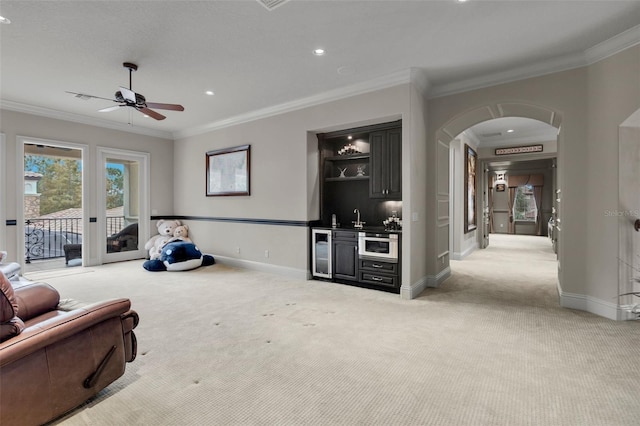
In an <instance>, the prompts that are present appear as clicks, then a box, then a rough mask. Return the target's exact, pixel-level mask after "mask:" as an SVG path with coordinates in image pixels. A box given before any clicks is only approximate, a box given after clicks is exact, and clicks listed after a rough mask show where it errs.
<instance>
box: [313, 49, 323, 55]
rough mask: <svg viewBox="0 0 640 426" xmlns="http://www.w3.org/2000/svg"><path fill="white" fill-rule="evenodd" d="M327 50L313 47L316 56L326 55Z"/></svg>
mask: <svg viewBox="0 0 640 426" xmlns="http://www.w3.org/2000/svg"><path fill="white" fill-rule="evenodd" d="M325 53H326V52H325V50H324V49H313V54H314V55H316V56H322V55H324V54H325Z"/></svg>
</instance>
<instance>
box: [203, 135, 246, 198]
mask: <svg viewBox="0 0 640 426" xmlns="http://www.w3.org/2000/svg"><path fill="white" fill-rule="evenodd" d="M205 158H206V195H207V197H220V196H234V195H251V191H250V183H251V179H250V177H251V145H241V146H236V147H232V148H224V149H218V150H213V151H208V152H207V153H206V157H205Z"/></svg>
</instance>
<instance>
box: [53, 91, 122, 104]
mask: <svg viewBox="0 0 640 426" xmlns="http://www.w3.org/2000/svg"><path fill="white" fill-rule="evenodd" d="M65 93H69V94H72V95H75V97H76V98H78V99H82V100H83V101H86V100H89V99H103V100H105V101H113V99H109V98H103V97H100V96H93V95H87V94H86V93H78V92H69V91H68V90H65ZM114 102H115V101H114Z"/></svg>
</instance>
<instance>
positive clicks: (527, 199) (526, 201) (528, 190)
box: [513, 185, 538, 222]
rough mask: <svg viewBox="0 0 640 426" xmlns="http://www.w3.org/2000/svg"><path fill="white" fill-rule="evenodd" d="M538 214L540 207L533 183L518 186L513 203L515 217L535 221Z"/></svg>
mask: <svg viewBox="0 0 640 426" xmlns="http://www.w3.org/2000/svg"><path fill="white" fill-rule="evenodd" d="M537 216H538V208H537V207H536V199H535V197H534V195H533V185H522V186H519V187H517V188H516V198H515V201H514V203H513V218H514V219H515V220H520V221H530V222H535V221H536V217H537Z"/></svg>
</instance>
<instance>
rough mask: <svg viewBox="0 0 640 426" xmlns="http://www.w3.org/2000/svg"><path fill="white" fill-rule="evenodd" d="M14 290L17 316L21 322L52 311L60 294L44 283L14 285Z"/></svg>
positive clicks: (58, 300)
mask: <svg viewBox="0 0 640 426" xmlns="http://www.w3.org/2000/svg"><path fill="white" fill-rule="evenodd" d="M14 289H15V298H16V302H17V303H18V316H19V317H20V319H22V320H23V321H28V320H30V319H32V318H35V317H37V316H38V315H42V314H44V313H46V312H50V311H54V310H55V309H56V307H57V306H58V302H60V293H58V291H57V290H56V289H55V288H53V287H51V286H50V285H49V284H46V283H31V282H29V283H27V284H16V285H14Z"/></svg>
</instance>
